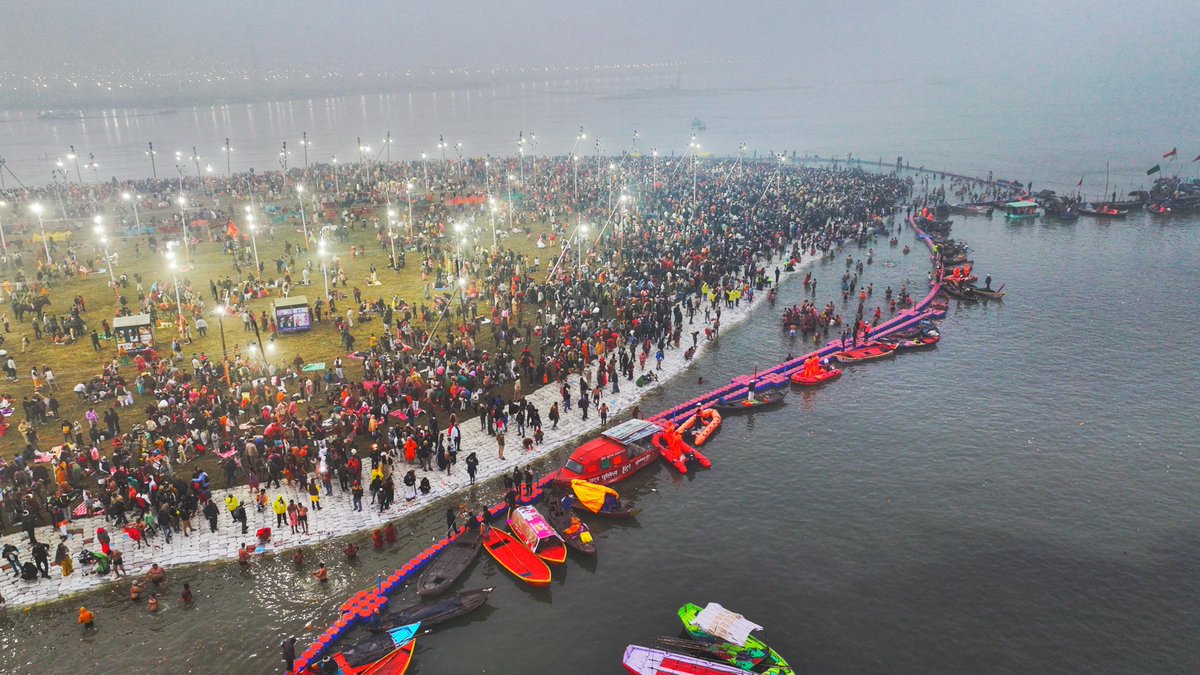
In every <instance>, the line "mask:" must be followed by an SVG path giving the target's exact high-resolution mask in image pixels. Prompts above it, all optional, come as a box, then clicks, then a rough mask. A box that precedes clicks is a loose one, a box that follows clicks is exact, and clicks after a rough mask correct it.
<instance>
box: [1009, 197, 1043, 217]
mask: <svg viewBox="0 0 1200 675" xmlns="http://www.w3.org/2000/svg"><path fill="white" fill-rule="evenodd" d="M1037 216H1038V203H1037V202H1031V201H1028V200H1021V201H1016V202H1008V203H1006V204H1005V205H1004V217H1005V218H1008V219H1009V220H1028V219H1029V218H1037Z"/></svg>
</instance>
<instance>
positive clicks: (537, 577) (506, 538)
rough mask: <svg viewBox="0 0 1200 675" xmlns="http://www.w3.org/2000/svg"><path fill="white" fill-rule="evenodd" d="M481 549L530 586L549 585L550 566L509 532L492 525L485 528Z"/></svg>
mask: <svg viewBox="0 0 1200 675" xmlns="http://www.w3.org/2000/svg"><path fill="white" fill-rule="evenodd" d="M483 549H484V550H485V551H487V552H488V553H489V554H490V555H491V556H492V558H494V559H495V560H496V562H497V563H498V564H499V565H500V566H501V567H503V568H504V569H506V570H508V571H509V572H511V573H512V575H513V576H515V577H517V578H518V579H520V580H521V581H524V582H525V583H527V584H529V585H530V586H546V585H549V583H550V568H549V567H547V566H546V563H545V562H544V561H543V560H542V559H541V558H539V557H537V556H536V555H534V553H533V551H530V550H529V549H528V548H525V545H524V544H522V543H521V541H520V540H519V539H517V538H516V537H514V536H512V535H511V534H509V533H507V532H505V531H503V530H499V529H497V528H494V527H489V528H487V531H486V532H484V534H483Z"/></svg>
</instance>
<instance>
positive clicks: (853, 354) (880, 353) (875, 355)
mask: <svg viewBox="0 0 1200 675" xmlns="http://www.w3.org/2000/svg"><path fill="white" fill-rule="evenodd" d="M895 353H896V345H889V344H886V343H883V342H872V343H868V344H865V345H859V346H857V347H854V348H851V349H847V350H845V351H841V352H838V353H837V354H834V355H833V358H835V359H837V360H838V361H840V362H842V363H862V362H863V361H872V360H874V359H882V358H884V357H887V356H891V355H892V354H895Z"/></svg>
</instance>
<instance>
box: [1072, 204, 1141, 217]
mask: <svg viewBox="0 0 1200 675" xmlns="http://www.w3.org/2000/svg"><path fill="white" fill-rule="evenodd" d="M1079 212H1080V213H1082V214H1083V215H1085V216H1091V217H1093V218H1110V219H1120V218H1124V217H1125V216H1127V215H1129V212H1128V211H1119V210H1117V209H1112V208H1108V207H1105V206H1099V207H1096V208H1092V209H1089V208H1081V209H1079Z"/></svg>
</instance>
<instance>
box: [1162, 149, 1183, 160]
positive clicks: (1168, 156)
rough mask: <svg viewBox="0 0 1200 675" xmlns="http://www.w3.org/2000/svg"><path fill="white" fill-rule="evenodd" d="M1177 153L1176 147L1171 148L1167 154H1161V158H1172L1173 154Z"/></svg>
mask: <svg viewBox="0 0 1200 675" xmlns="http://www.w3.org/2000/svg"><path fill="white" fill-rule="evenodd" d="M1178 154H1179V149H1178V148H1171V151H1170V152H1168V153H1167V154H1165V155H1163V159H1170V158H1172V157H1174V156H1175V155H1178Z"/></svg>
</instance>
